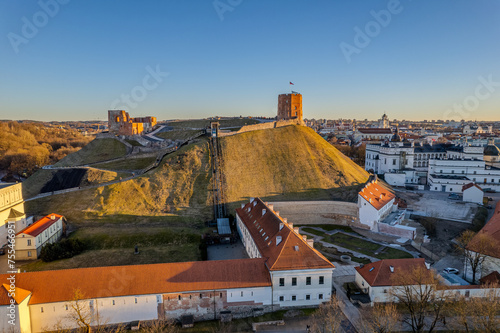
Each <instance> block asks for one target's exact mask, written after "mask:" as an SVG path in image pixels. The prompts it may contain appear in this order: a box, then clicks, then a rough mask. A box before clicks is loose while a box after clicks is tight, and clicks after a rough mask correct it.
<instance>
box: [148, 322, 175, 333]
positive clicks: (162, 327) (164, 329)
mask: <svg viewBox="0 0 500 333" xmlns="http://www.w3.org/2000/svg"><path fill="white" fill-rule="evenodd" d="M141 331H142V332H143V333H177V332H178V331H179V328H178V327H177V326H176V324H175V321H173V320H153V321H151V322H149V323H148V324H145V325H144V326H142V327H141Z"/></svg>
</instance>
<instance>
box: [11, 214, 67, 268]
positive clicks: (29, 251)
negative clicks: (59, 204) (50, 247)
mask: <svg viewBox="0 0 500 333" xmlns="http://www.w3.org/2000/svg"><path fill="white" fill-rule="evenodd" d="M64 230H65V224H64V216H62V215H59V214H49V215H47V216H44V217H42V218H41V219H40V220H38V221H36V222H35V223H33V224H32V225H29V226H27V227H26V228H24V229H23V230H21V231H20V232H18V233H17V234H16V243H15V246H16V247H15V249H16V259H17V260H34V259H37V258H38V256H39V255H40V251H41V250H42V247H43V246H44V245H45V244H50V243H54V242H57V241H58V240H59V239H60V238H61V236H62V235H63V233H64Z"/></svg>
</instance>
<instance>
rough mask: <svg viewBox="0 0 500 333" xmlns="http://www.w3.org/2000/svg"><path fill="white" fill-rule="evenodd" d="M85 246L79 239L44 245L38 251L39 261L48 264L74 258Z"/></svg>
mask: <svg viewBox="0 0 500 333" xmlns="http://www.w3.org/2000/svg"><path fill="white" fill-rule="evenodd" d="M85 249H86V246H85V243H83V242H82V241H81V240H79V239H64V240H62V241H60V242H58V243H52V244H45V245H44V246H43V247H42V250H41V251H40V259H42V260H43V261H45V262H50V261H54V260H59V259H66V258H71V257H73V256H76V255H77V254H80V253H82V252H83V251H85Z"/></svg>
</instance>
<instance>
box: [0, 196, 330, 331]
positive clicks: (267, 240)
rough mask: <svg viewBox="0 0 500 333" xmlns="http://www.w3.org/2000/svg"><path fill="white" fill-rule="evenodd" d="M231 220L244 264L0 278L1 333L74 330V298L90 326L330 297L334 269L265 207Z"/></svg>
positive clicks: (244, 311) (243, 311)
mask: <svg viewBox="0 0 500 333" xmlns="http://www.w3.org/2000/svg"><path fill="white" fill-rule="evenodd" d="M237 221H238V231H239V233H240V235H241V238H242V240H243V244H244V245H245V248H246V249H247V252H248V254H249V256H250V257H251V258H250V259H238V260H219V261H199V262H181V263H168V264H153V265H132V266H115V267H94V268H80V269H67V270H59V271H44V272H29V273H12V274H3V275H0V281H1V284H2V285H0V330H4V331H10V330H11V329H13V330H15V331H19V332H21V333H38V332H44V331H50V330H56V329H62V328H66V329H69V328H77V327H78V325H77V323H76V321H74V320H71V319H70V316H71V315H72V314H73V315H74V310H72V307H73V306H74V305H75V304H76V303H75V302H76V300H75V297H76V295H78V294H79V295H80V297H78V302H79V304H80V306H81V307H82V309H83V310H84V311H85V312H86V313H87V314H88V315H89V321H90V324H91V325H94V326H98V325H102V324H119V323H129V322H132V321H136V320H142V321H147V320H156V319H179V318H180V317H181V316H183V315H193V317H194V319H195V320H196V321H198V320H211V319H220V318H221V316H222V315H224V316H227V315H230V316H232V317H235V318H241V317H250V316H254V315H259V314H263V313H266V312H271V311H275V310H279V309H283V308H290V307H292V308H293V307H296V306H317V305H319V304H321V303H322V302H327V301H328V300H329V299H330V297H331V291H332V272H333V269H334V266H333V265H332V264H331V263H330V262H329V261H328V260H327V259H326V258H325V257H324V256H322V255H321V254H320V253H319V252H318V251H316V250H315V249H314V248H313V246H312V245H313V244H312V241H311V240H307V239H306V237H305V236H301V235H299V233H298V229H295V228H294V227H293V225H292V224H291V223H287V221H286V219H283V218H281V217H280V216H279V213H278V212H274V211H273V207H272V206H271V205H266V204H265V203H264V202H262V201H261V200H260V199H252V200H251V202H249V203H247V204H246V205H243V206H242V208H240V209H238V210H237Z"/></svg>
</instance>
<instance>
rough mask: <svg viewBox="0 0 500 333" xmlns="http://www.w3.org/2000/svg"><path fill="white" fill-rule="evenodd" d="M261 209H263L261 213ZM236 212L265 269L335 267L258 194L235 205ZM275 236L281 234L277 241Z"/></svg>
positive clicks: (277, 236)
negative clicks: (242, 205) (265, 260)
mask: <svg viewBox="0 0 500 333" xmlns="http://www.w3.org/2000/svg"><path fill="white" fill-rule="evenodd" d="M254 203H255V205H254ZM263 209H265V210H266V213H265V214H264V215H262V211H263ZM236 213H237V214H238V216H239V217H240V219H241V221H242V222H243V223H244V224H245V226H246V227H247V229H248V231H249V233H250V235H251V236H252V238H253V240H254V242H255V245H256V246H257V248H258V249H259V252H260V253H261V255H262V257H263V258H266V259H267V267H268V268H269V270H271V271H279V270H294V269H315V268H335V266H334V265H333V264H332V263H331V262H330V261H328V259H326V258H325V257H324V256H323V255H322V254H321V253H319V252H318V251H316V250H315V249H314V248H313V247H312V246H310V245H309V244H307V241H305V240H304V239H303V238H302V236H301V235H299V234H298V233H296V232H295V231H293V229H292V227H291V226H290V224H288V223H286V222H284V220H283V219H282V218H281V217H279V216H278V215H277V214H276V213H275V212H274V211H273V210H272V209H270V207H269V206H267V205H266V204H265V203H264V202H263V201H262V200H260V199H259V198H257V199H254V201H253V202H250V203H247V204H246V205H245V206H244V207H243V208H238V209H237V210H236ZM278 238H281V242H280V243H279V244H277V239H278Z"/></svg>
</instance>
